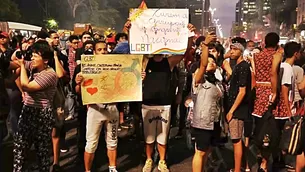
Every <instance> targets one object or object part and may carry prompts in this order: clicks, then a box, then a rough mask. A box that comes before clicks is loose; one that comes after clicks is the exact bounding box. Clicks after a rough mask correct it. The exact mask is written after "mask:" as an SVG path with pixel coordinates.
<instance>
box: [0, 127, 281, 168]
mask: <svg viewBox="0 0 305 172" xmlns="http://www.w3.org/2000/svg"><path fill="white" fill-rule="evenodd" d="M76 125H77V123H76V121H72V122H70V123H69V127H67V128H68V129H67V136H66V141H67V144H68V146H69V151H68V152H67V153H61V161H60V165H61V166H62V168H63V171H64V172H78V171H80V172H83V171H84V169H83V167H82V166H81V165H80V164H77V163H76V162H75V159H76V155H77V146H76V143H77V142H76V137H75V136H76ZM176 133H177V128H173V129H171V134H170V140H169V149H168V165H169V167H170V170H171V172H191V169H192V168H191V161H192V155H193V151H192V150H189V149H188V148H187V146H186V141H185V139H179V140H178V139H174V138H173V137H174V136H175V135H176ZM101 138H102V139H100V144H99V147H98V150H97V152H96V156H95V160H94V165H93V166H94V167H93V169H92V171H93V172H107V171H108V165H107V162H108V160H107V156H106V148H105V143H104V141H103V138H104V137H101ZM143 145H144V143H143V142H139V141H136V140H135V139H130V138H125V139H120V140H119V146H118V166H117V170H118V171H119V172H141V171H142V167H143V164H144V162H145V156H144V148H143ZM3 146H4V152H3V155H2V157H3V158H4V160H5V164H4V166H3V167H0V172H11V171H12V159H13V155H12V141H11V142H7V143H5V144H4V145H3ZM256 155H257V150H256V149H255V147H254V146H252V147H251V155H250V157H249V159H250V166H251V167H252V171H257V164H256ZM29 159H30V162H29V165H30V166H31V165H33V164H35V163H34V162H35V153H34V150H31V151H30V154H29ZM50 159H52V157H50ZM231 168H233V150H232V144H230V143H228V144H226V145H225V147H223V148H217V149H214V151H213V153H212V154H211V156H210V158H209V163H208V165H207V166H206V170H205V171H207V172H226V171H229V169H231ZM29 171H31V172H32V171H35V170H32V169H31V170H29ZM154 171H158V170H157V169H156V168H155V169H154ZM274 171H286V170H274Z"/></svg>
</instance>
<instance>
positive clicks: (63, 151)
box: [60, 145, 69, 153]
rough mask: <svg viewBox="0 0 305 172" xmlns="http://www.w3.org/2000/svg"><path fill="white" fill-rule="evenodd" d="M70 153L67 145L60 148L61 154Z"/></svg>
mask: <svg viewBox="0 0 305 172" xmlns="http://www.w3.org/2000/svg"><path fill="white" fill-rule="evenodd" d="M68 151H69V149H68V147H67V146H66V145H63V146H62V147H61V148H60V152H61V153H67V152H68Z"/></svg>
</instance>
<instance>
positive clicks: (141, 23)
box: [129, 9, 189, 54]
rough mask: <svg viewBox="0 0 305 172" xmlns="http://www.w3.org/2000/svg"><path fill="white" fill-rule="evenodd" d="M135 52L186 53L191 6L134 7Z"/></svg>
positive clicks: (132, 39)
mask: <svg viewBox="0 0 305 172" xmlns="http://www.w3.org/2000/svg"><path fill="white" fill-rule="evenodd" d="M129 18H130V20H131V25H132V26H131V29H130V38H129V39H130V52H131V54H184V52H185V51H186V48H187V43H188V36H189V31H188V28H187V25H188V22H189V11H188V9H131V10H130V14H129Z"/></svg>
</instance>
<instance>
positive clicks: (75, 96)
mask: <svg viewBox="0 0 305 172" xmlns="http://www.w3.org/2000/svg"><path fill="white" fill-rule="evenodd" d="M130 27H131V24H130V22H127V23H126V24H125V26H124V32H122V33H118V34H117V35H116V36H115V39H114V40H107V39H106V40H104V39H103V38H102V37H100V36H99V37H98V35H92V34H91V33H90V32H84V33H83V34H82V35H81V36H80V37H79V36H77V35H71V36H69V38H68V41H67V42H65V41H64V42H62V41H61V36H59V34H58V33H57V32H56V31H49V32H45V31H41V32H39V33H38V35H37V37H31V38H29V39H24V38H23V37H22V36H16V37H13V38H11V37H10V35H9V34H7V33H6V32H0V109H1V110H0V130H1V131H0V145H1V142H2V141H5V140H6V139H8V138H9V137H10V136H12V137H13V142H14V150H13V154H14V161H13V169H14V172H23V171H25V170H26V168H27V166H26V162H27V161H28V155H27V154H28V150H29V149H31V147H32V145H34V148H35V150H36V156H37V161H38V162H37V163H38V168H39V169H38V170H39V171H42V172H46V171H49V170H50V167H51V166H52V170H53V171H54V172H56V171H62V169H61V167H60V166H59V157H60V152H67V151H68V148H67V147H66V144H65V135H66V130H65V121H66V120H71V119H74V118H77V121H78V126H77V146H78V158H79V160H80V162H81V163H82V164H83V167H84V169H83V170H84V171H86V172H87V171H88V172H89V171H91V168H92V164H93V160H94V155H95V151H96V150H97V146H98V142H99V137H100V136H101V135H102V134H105V141H106V147H107V156H108V159H109V172H116V171H117V170H116V169H117V168H116V166H117V146H118V132H119V131H121V130H122V129H124V128H128V127H130V125H129V123H127V122H126V121H125V119H124V115H125V113H124V112H125V107H126V105H127V103H124V102H113V103H109V104H91V105H88V106H85V105H83V104H82V96H81V84H82V82H83V80H84V77H83V75H82V72H81V55H83V54H86V55H93V54H94V55H105V54H129V53H130V50H129V43H128V31H129V29H130ZM188 29H189V30H190V32H194V31H195V28H194V26H193V25H191V24H189V25H188ZM303 50H304V49H303V48H302V46H301V44H299V43H296V42H288V43H286V44H285V45H282V46H280V45H279V35H278V34H276V33H268V34H267V35H266V37H265V39H264V45H263V46H261V47H257V46H256V43H255V42H253V41H251V40H249V41H246V40H245V39H243V38H240V37H236V38H233V39H230V40H229V46H228V47H224V46H223V45H222V44H221V43H220V42H219V41H217V36H216V33H208V34H207V35H206V36H200V37H198V38H194V36H190V37H189V40H188V46H187V50H186V52H185V54H184V55H158V54H157V55H144V57H145V58H144V60H143V69H142V80H143V100H142V102H129V103H128V105H129V107H130V108H129V109H130V113H131V114H133V115H134V116H135V118H137V119H139V120H137V121H136V123H140V122H141V123H142V124H143V125H142V126H143V127H142V128H137V129H136V130H143V133H144V134H143V135H144V136H143V138H142V139H143V140H144V142H145V153H146V161H145V164H144V167H143V170H142V171H143V172H151V171H152V170H153V168H154V167H153V166H154V162H153V158H152V154H153V152H154V150H155V147H156V148H157V150H158V153H159V157H160V160H159V162H158V165H157V166H158V167H157V168H158V170H159V171H161V172H167V171H170V170H169V168H168V166H167V163H166V158H167V156H166V153H167V143H168V137H169V131H170V128H171V127H172V126H175V125H176V122H177V121H178V120H177V118H176V117H177V113H179V115H178V116H179V122H178V123H179V126H178V127H179V132H178V134H177V136H176V138H177V139H179V138H181V137H185V135H184V132H183V131H184V130H185V128H186V123H187V122H190V125H191V133H192V137H193V138H194V142H195V153H194V157H193V161H192V169H193V172H201V171H202V170H203V167H204V165H205V163H206V159H207V158H206V157H207V156H208V155H209V153H210V152H211V150H212V148H213V147H215V146H221V145H223V144H224V143H226V142H228V139H226V138H228V137H229V138H230V139H231V142H232V144H233V150H234V169H231V171H234V172H240V171H251V169H250V167H249V165H248V161H247V159H248V158H247V155H248V152H249V145H250V143H251V141H252V140H253V139H254V138H257V135H260V133H262V132H264V131H262V130H264V128H261V127H258V126H261V125H262V123H266V121H264V118H263V117H264V114H266V112H271V113H272V116H273V117H274V120H275V122H276V125H275V126H274V128H275V130H277V131H279V133H282V132H284V126H285V123H286V122H287V121H290V120H291V119H292V117H294V116H299V115H303V114H300V113H299V112H300V109H302V108H303V106H304V96H305V92H304V91H305V79H304V76H305V75H304V70H305V69H304V66H303V65H304V64H305V63H304V52H303ZM99 57H101V58H102V56H99ZM7 123H9V124H10V125H7ZM7 126H9V128H7ZM135 126H140V125H138V124H136V125H135ZM103 127H104V128H105V131H104V132H101V131H102V130H103ZM301 130H302V131H304V132H305V126H304V125H302V127H301ZM304 132H300V133H302V136H300V143H299V142H298V144H299V145H300V146H298V150H297V153H296V154H297V156H296V166H295V170H296V171H297V172H300V171H302V168H304V166H305V157H304V151H305V137H304V134H303V133H304ZM136 134H138V133H137V132H136ZM140 137H141V136H140ZM278 137H279V138H281V136H280V135H279V136H278ZM277 139H278V138H277ZM282 139H283V138H282ZM50 140H52V142H51V141H50ZM256 140H257V139H256ZM274 140H275V136H274V135H272V137H271V136H269V135H264V137H263V140H262V141H261V142H262V144H257V145H256V146H257V147H258V148H259V150H260V151H259V154H258V155H257V159H258V163H259V169H258V171H259V172H266V171H272V169H268V166H269V165H270V163H271V162H269V160H270V157H272V159H273V162H272V163H273V165H276V164H280V165H289V164H286V162H285V158H286V157H287V156H288V153H285V150H281V147H280V145H279V144H271V142H274ZM256 143H257V142H256ZM258 143H260V142H258ZM51 147H52V150H53V165H51V164H50V163H51V162H50V157H51V151H50V150H51V149H50V148H51ZM0 150H1V149H0ZM143 151H144V150H143ZM243 157H245V159H246V165H245V166H243V165H242V158H243ZM0 163H3V161H0ZM0 166H1V164H0Z"/></svg>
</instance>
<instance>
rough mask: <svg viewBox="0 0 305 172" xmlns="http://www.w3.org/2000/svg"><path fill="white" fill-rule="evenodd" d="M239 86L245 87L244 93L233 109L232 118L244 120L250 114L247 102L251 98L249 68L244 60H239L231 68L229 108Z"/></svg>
mask: <svg viewBox="0 0 305 172" xmlns="http://www.w3.org/2000/svg"><path fill="white" fill-rule="evenodd" d="M240 87H246V95H245V97H244V99H243V101H242V102H241V104H240V105H239V106H238V108H237V109H236V110H235V112H234V114H233V118H237V119H240V120H244V119H247V118H248V116H249V114H250V113H249V112H250V104H249V103H250V100H251V99H250V96H251V70H250V65H249V64H248V63H247V62H246V61H242V62H240V63H239V64H237V65H236V66H235V67H234V69H233V72H232V77H231V81H230V88H229V97H228V103H229V109H230V108H231V107H232V106H233V104H234V102H235V99H236V97H237V95H238V93H239V88H240Z"/></svg>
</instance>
